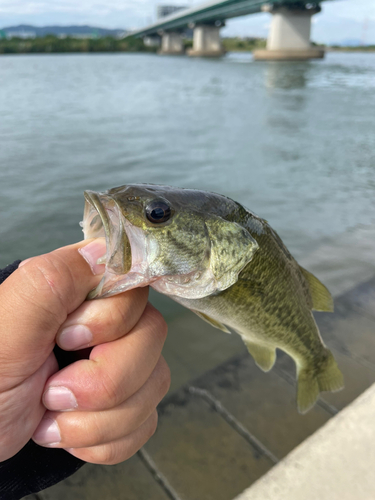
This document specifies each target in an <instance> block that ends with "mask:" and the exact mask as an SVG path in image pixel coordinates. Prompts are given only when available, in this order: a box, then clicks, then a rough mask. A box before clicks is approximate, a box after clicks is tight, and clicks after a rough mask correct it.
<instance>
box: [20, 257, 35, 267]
mask: <svg viewBox="0 0 375 500" xmlns="http://www.w3.org/2000/svg"><path fill="white" fill-rule="evenodd" d="M31 259H33V257H30V258H29V259H25V260H23V261H22V262H20V263H19V264H18V267H22V266H24V265H25V264H26V262H29V260H31Z"/></svg>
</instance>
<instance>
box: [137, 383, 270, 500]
mask: <svg viewBox="0 0 375 500" xmlns="http://www.w3.org/2000/svg"><path fill="white" fill-rule="evenodd" d="M145 449H146V450H147V452H148V453H149V454H150V455H151V457H152V458H153V460H154V461H155V463H156V464H157V466H158V468H159V470H160V472H161V473H162V474H163V475H164V476H166V477H167V478H168V481H169V483H170V484H171V485H172V487H173V488H174V490H175V491H176V492H177V494H178V496H179V498H181V499H184V500H203V499H204V500H228V499H230V498H233V497H234V496H235V495H237V494H238V493H239V492H240V491H241V490H242V489H244V487H245V486H246V485H248V484H250V483H251V482H253V481H255V480H256V479H257V478H259V477H260V476H262V475H263V474H264V473H265V472H266V471H267V470H268V469H269V468H270V467H271V466H272V465H273V463H272V462H271V461H270V460H269V459H268V458H267V457H265V456H264V455H262V454H260V453H259V452H258V451H257V450H255V449H254V448H253V447H252V446H251V445H250V444H249V443H248V442H247V441H246V440H245V439H244V438H243V437H242V436H240V435H239V434H238V433H237V432H236V431H235V430H234V429H233V428H231V427H230V426H229V425H228V424H227V422H226V421H225V420H224V419H223V418H222V417H221V416H220V415H219V414H218V413H217V412H215V411H213V410H212V409H211V408H210V407H209V406H208V405H207V404H206V403H205V402H204V401H203V400H202V398H200V397H197V396H195V395H192V394H190V393H189V391H188V390H184V391H179V393H178V395H177V396H175V397H174V398H173V399H171V400H170V401H169V403H168V404H167V405H163V407H162V409H161V412H160V419H159V426H158V430H157V432H156V434H155V435H154V436H153V438H152V439H151V440H150V441H149V443H148V444H147V445H146V446H145Z"/></svg>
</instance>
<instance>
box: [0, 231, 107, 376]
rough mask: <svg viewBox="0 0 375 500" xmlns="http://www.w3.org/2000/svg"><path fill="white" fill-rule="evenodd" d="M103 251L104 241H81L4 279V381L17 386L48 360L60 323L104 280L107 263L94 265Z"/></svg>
mask: <svg viewBox="0 0 375 500" xmlns="http://www.w3.org/2000/svg"><path fill="white" fill-rule="evenodd" d="M105 250H106V248H105V241H104V238H100V239H96V240H92V241H91V242H87V241H81V242H79V243H76V244H74V245H69V246H66V247H63V248H59V249H58V250H55V251H53V252H51V253H48V254H45V255H41V256H39V257H33V258H32V259H29V260H28V261H26V262H25V263H23V264H24V265H22V264H21V267H19V268H18V269H17V270H16V271H15V272H14V273H13V274H12V275H11V276H10V277H9V278H8V279H7V280H6V281H4V283H3V284H2V285H1V286H0V304H1V306H0V307H1V324H0V342H1V350H0V380H2V379H3V376H6V375H7V376H8V377H9V375H10V377H11V378H12V379H13V381H12V385H13V384H14V383H19V382H20V381H21V380H22V379H25V378H26V377H28V376H30V375H31V374H32V373H34V372H35V371H36V370H38V369H39V367H40V366H41V365H42V364H43V363H44V362H45V360H46V359H47V358H48V356H49V355H50V353H51V352H52V349H53V347H54V345H55V336H56V333H57V331H58V329H59V327H60V326H61V324H62V323H63V322H64V321H65V320H66V318H67V316H68V314H70V313H71V312H72V311H74V310H75V309H77V307H78V306H79V305H80V304H81V303H82V302H83V301H84V300H85V298H86V296H87V294H88V293H89V292H90V290H92V288H94V287H95V286H96V285H97V284H98V282H99V281H100V278H101V276H99V275H98V274H100V273H103V272H104V265H100V266H98V265H97V264H96V261H97V259H98V258H99V257H101V256H102V255H104V254H105ZM89 263H90V264H89ZM94 273H95V274H94Z"/></svg>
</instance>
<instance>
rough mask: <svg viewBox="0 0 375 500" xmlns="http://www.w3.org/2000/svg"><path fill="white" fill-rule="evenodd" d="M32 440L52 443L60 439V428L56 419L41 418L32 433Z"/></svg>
mask: <svg viewBox="0 0 375 500" xmlns="http://www.w3.org/2000/svg"><path fill="white" fill-rule="evenodd" d="M33 440H34V441H36V442H37V443H38V444H42V445H50V446H51V445H54V444H58V443H60V441H61V436H60V429H59V426H58V425H57V422H56V420H53V419H52V418H48V417H46V418H43V419H42V421H41V422H40V424H39V426H38V427H37V429H36V431H35V432H34V434H33Z"/></svg>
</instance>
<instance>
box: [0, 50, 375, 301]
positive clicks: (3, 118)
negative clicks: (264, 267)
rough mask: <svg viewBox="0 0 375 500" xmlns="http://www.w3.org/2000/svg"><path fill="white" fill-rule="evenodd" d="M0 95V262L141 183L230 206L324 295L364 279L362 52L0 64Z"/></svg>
mask: <svg viewBox="0 0 375 500" xmlns="http://www.w3.org/2000/svg"><path fill="white" fill-rule="evenodd" d="M0 89H1V90H0V140H1V145H0V185H1V197H0V213H1V224H0V267H1V266H4V265H6V264H7V263H9V262H11V261H13V260H14V259H16V258H20V259H23V258H26V257H29V256H32V255H35V254H39V253H42V252H47V251H49V250H52V249H54V248H56V247H58V246H61V245H65V244H68V243H71V242H74V241H76V240H78V239H80V238H81V236H82V234H81V232H80V231H81V230H80V227H79V225H78V222H79V221H80V220H81V217H82V209H83V196H82V192H83V190H84V189H93V190H104V189H107V188H109V187H113V186H118V185H122V184H125V183H135V182H147V183H156V184H170V185H175V186H181V187H193V188H200V189H206V190H211V191H216V192H219V193H223V194H226V195H228V196H230V197H232V198H234V199H236V200H237V201H240V202H242V203H243V204H245V205H246V206H248V207H249V208H250V209H251V210H252V211H254V212H256V213H258V214H259V215H261V216H262V217H264V218H266V219H267V220H268V221H269V222H270V224H271V225H272V226H273V227H274V229H276V230H277V231H278V233H279V234H280V236H281V237H282V238H283V239H284V241H285V242H286V244H287V246H288V247H289V249H290V250H291V252H292V253H293V254H294V256H295V257H296V258H297V259H298V260H299V261H300V263H301V264H303V265H304V266H305V267H307V268H308V269H310V270H311V271H312V272H314V273H315V274H317V275H318V277H319V278H320V279H321V280H322V281H323V282H325V283H326V284H327V285H328V286H329V287H330V289H331V290H332V291H333V293H334V294H338V293H340V292H341V291H343V290H345V289H347V288H350V287H351V286H353V285H355V284H356V283H358V282H359V281H361V280H363V279H366V278H367V277H369V276H370V275H372V274H374V272H375V210H374V209H375V54H364V53H355V54H352V53H328V54H327V57H326V58H325V59H324V60H323V61H311V62H301V63H277V62H253V60H252V58H251V55H250V54H228V55H227V56H226V57H224V58H223V59H218V60H211V59H193V58H187V57H160V56H156V55H149V54H102V55H93V54H92V55H40V56H39V55H34V56H29V55H27V56H3V57H1V59H0Z"/></svg>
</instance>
